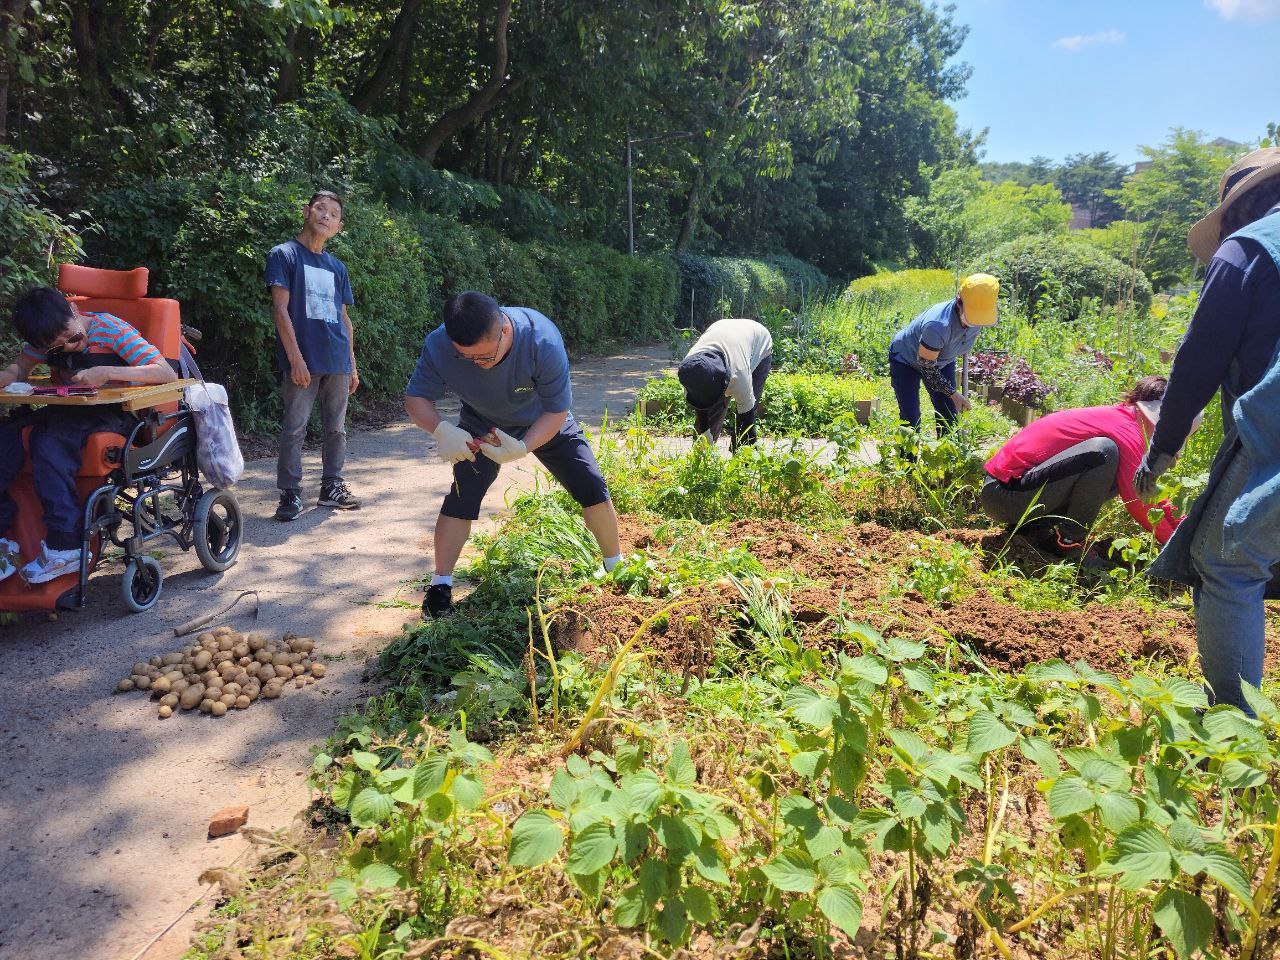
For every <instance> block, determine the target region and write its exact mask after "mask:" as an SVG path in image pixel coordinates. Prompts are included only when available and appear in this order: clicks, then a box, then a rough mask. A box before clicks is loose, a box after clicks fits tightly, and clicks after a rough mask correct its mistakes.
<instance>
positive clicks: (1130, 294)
mask: <svg viewBox="0 0 1280 960" xmlns="http://www.w3.org/2000/svg"><path fill="white" fill-rule="evenodd" d="M975 271H984V272H987V273H993V274H995V275H996V276H997V277H999V278H1000V294H1001V296H1008V297H1011V298H1014V299H1016V300H1018V301H1020V302H1021V303H1023V304H1024V305H1025V307H1026V310H1027V313H1028V314H1029V315H1031V316H1035V315H1036V314H1037V312H1038V308H1039V307H1040V305H1041V300H1043V299H1046V298H1051V299H1052V301H1053V302H1054V303H1056V304H1057V305H1058V306H1060V307H1062V308H1063V310H1064V313H1065V316H1066V317H1067V318H1068V319H1075V318H1076V317H1077V316H1079V314H1080V310H1081V307H1082V304H1081V301H1082V300H1084V299H1085V298H1086V297H1087V298H1092V299H1095V300H1098V301H1100V302H1101V303H1103V304H1106V305H1109V306H1114V305H1123V304H1130V303H1132V304H1133V305H1134V306H1136V307H1137V308H1138V309H1139V310H1140V311H1141V312H1143V313H1145V312H1146V311H1147V309H1148V308H1149V307H1150V306H1151V283H1150V282H1149V281H1148V280H1147V278H1146V275H1145V274H1143V272H1142V271H1141V270H1137V269H1135V268H1133V267H1130V266H1127V265H1126V264H1123V263H1121V262H1120V261H1119V260H1117V259H1116V258H1115V257H1110V256H1107V254H1105V253H1102V252H1101V251H1100V250H1098V249H1096V248H1095V247H1093V246H1091V245H1090V244H1089V243H1086V242H1084V241H1081V240H1077V239H1075V238H1072V237H1055V236H1031V237H1019V238H1018V239H1016V240H1010V241H1009V242H1008V243H1004V244H1001V245H1000V246H998V247H996V248H995V249H994V250H992V251H991V252H990V253H988V254H985V255H983V256H980V257H978V258H977V259H975V260H974V261H973V262H971V263H970V264H969V268H968V271H967V272H970V273H972V272H975Z"/></svg>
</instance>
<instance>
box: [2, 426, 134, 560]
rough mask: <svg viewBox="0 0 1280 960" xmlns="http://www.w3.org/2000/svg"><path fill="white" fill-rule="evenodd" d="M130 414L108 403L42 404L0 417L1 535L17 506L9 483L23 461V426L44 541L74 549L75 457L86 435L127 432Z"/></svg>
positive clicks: (78, 532) (77, 537) (78, 527)
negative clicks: (27, 436) (88, 405)
mask: <svg viewBox="0 0 1280 960" xmlns="http://www.w3.org/2000/svg"><path fill="white" fill-rule="evenodd" d="M131 422H136V421H134V420H133V418H132V417H129V416H128V415H126V414H123V413H121V412H120V411H118V410H115V409H113V408H109V407H108V408H103V409H101V410H99V409H93V408H90V409H86V408H84V407H59V406H48V407H41V408H40V409H39V410H37V411H35V412H34V413H32V414H30V415H26V414H17V415H14V416H11V417H9V418H8V419H6V420H0V537H4V536H9V535H10V533H11V529H12V527H13V524H14V521H15V520H16V519H17V517H18V505H17V503H16V502H15V501H14V499H13V497H11V496H9V487H10V486H11V485H12V483H13V481H14V480H15V479H16V478H17V476H18V471H20V470H21V469H22V465H23V464H24V463H25V462H26V459H27V455H26V453H25V452H24V451H23V449H22V431H23V429H24V428H26V427H31V428H32V430H31V480H32V486H33V487H34V488H35V491H36V496H37V497H39V498H40V505H41V507H43V508H44V525H45V542H46V543H47V544H48V545H49V548H50V549H51V550H78V549H80V543H81V539H82V531H83V530H84V508H83V507H82V505H81V503H80V493H79V491H78V490H77V489H76V473H78V472H79V470H80V456H81V451H82V449H83V448H84V444H85V441H86V440H87V439H88V438H89V434H91V433H95V432H98V431H109V432H120V433H125V434H127V433H128V432H129V426H130V423H131Z"/></svg>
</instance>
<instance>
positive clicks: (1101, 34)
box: [1050, 0, 1271, 53]
mask: <svg viewBox="0 0 1280 960" xmlns="http://www.w3.org/2000/svg"><path fill="white" fill-rule="evenodd" d="M1209 2H1216V3H1247V2H1253V3H1269V2H1271V0H1209ZM1123 42H1124V34H1123V33H1122V32H1121V31H1119V30H1099V31H1098V32H1097V33H1077V34H1075V35H1074V36H1070V37H1059V38H1058V39H1057V40H1055V41H1053V43H1051V44H1050V46H1052V47H1055V48H1057V49H1058V50H1066V51H1067V52H1068V53H1079V52H1080V51H1081V50H1083V49H1084V48H1085V47H1094V46H1097V45H1098V44H1100V43H1123Z"/></svg>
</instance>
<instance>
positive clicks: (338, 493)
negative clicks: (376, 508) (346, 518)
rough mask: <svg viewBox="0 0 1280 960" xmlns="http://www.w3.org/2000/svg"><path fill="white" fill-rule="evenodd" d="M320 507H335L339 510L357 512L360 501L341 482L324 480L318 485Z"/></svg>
mask: <svg viewBox="0 0 1280 960" xmlns="http://www.w3.org/2000/svg"><path fill="white" fill-rule="evenodd" d="M320 506H322V507H337V508H338V509H339V510H359V509H360V500H359V499H358V498H357V497H356V495H355V494H354V493H352V492H351V491H350V490H348V489H347V485H346V484H345V483H343V482H342V481H341V480H326V481H325V482H324V483H321V484H320Z"/></svg>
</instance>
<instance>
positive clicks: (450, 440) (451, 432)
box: [431, 420, 476, 463]
mask: <svg viewBox="0 0 1280 960" xmlns="http://www.w3.org/2000/svg"><path fill="white" fill-rule="evenodd" d="M431 435H432V436H433V437H435V438H436V453H438V454H439V455H440V459H441V460H443V461H444V462H445V463H458V462H459V461H461V460H470V461H471V462H472V463H475V459H476V455H475V453H474V452H473V451H472V449H471V446H470V444H471V434H469V433H467V431H465V430H463V429H462V428H461V427H459V426H458V425H457V424H454V423H450V422H449V421H448V420H441V421H440V424H439V425H438V426H437V427H436V428H435V429H434V430H432V431H431Z"/></svg>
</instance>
